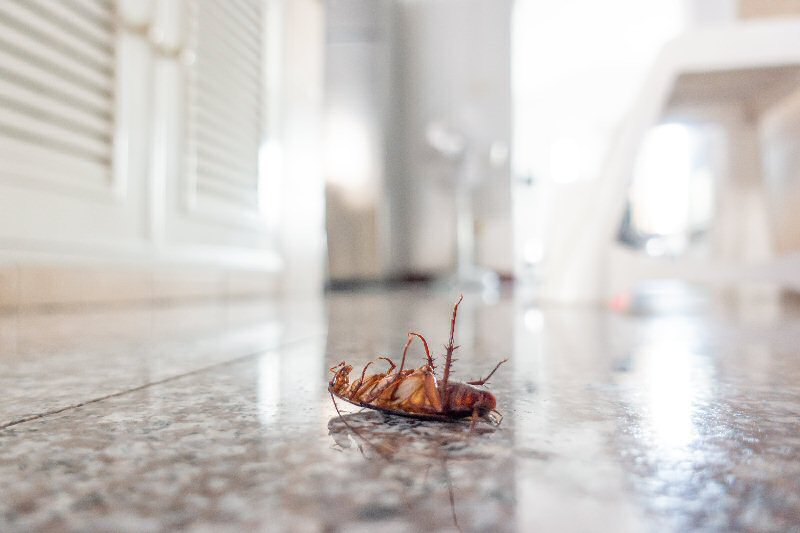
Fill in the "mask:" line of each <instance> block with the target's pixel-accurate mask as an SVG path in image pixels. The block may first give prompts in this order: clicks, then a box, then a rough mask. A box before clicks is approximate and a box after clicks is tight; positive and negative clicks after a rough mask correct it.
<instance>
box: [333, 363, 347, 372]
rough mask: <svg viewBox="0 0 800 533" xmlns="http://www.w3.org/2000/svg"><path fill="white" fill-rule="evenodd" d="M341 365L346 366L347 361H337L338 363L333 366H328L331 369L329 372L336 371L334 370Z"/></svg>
mask: <svg viewBox="0 0 800 533" xmlns="http://www.w3.org/2000/svg"><path fill="white" fill-rule="evenodd" d="M343 366H347V362H346V361H342V362H341V363H339V364H338V365H334V366H332V367H331V368H330V370H331V372H336V371H337V370H338V369H339V368H341V367H343Z"/></svg>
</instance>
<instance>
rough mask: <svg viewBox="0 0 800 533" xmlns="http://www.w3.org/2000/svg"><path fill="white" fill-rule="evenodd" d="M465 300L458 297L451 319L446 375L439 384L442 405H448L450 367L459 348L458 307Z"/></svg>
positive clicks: (445, 364) (445, 363) (446, 356)
mask: <svg viewBox="0 0 800 533" xmlns="http://www.w3.org/2000/svg"><path fill="white" fill-rule="evenodd" d="M463 299H464V295H463V294H462V295H460V296H459V297H458V301H456V303H455V305H454V306H453V317H452V318H451V319H450V342H449V343H448V344H447V346H445V350H446V352H445V361H444V373H443V374H442V381H441V383H440V384H439V393H440V395H441V397H442V405H448V403H447V381H448V380H449V379H450V366H451V365H452V364H453V352H455V351H456V348H458V346H456V345H455V339H454V337H455V333H456V318H457V316H458V306H459V305H460V304H461V300H463Z"/></svg>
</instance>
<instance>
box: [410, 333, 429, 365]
mask: <svg viewBox="0 0 800 533" xmlns="http://www.w3.org/2000/svg"><path fill="white" fill-rule="evenodd" d="M408 334H409V335H414V336H415V337H418V338H419V340H421V341H422V345H423V346H424V347H425V355H427V356H428V366H429V367H431V370H433V369H434V366H433V357H431V351H430V349H428V341H426V340H425V337H423V336H422V335H421V334H419V333H417V332H415V331H409V332H408Z"/></svg>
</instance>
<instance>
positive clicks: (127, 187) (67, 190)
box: [0, 0, 149, 252]
mask: <svg viewBox="0 0 800 533" xmlns="http://www.w3.org/2000/svg"><path fill="white" fill-rule="evenodd" d="M122 16H125V14H123V13H121V12H120V6H119V5H117V4H116V3H115V2H112V1H110V0H64V1H58V2H55V1H50V0H3V1H2V2H0V249H9V248H10V249H15V248H19V247H23V248H28V249H31V250H35V251H45V252H51V251H60V250H67V251H72V250H75V249H76V247H80V248H85V249H91V250H103V249H105V250H109V249H119V248H128V249H135V248H137V247H141V246H142V243H143V241H144V239H145V238H146V236H147V226H146V223H145V219H144V215H145V212H144V210H143V208H142V204H141V202H142V192H143V187H144V180H143V178H144V175H145V169H146V154H145V152H144V148H145V146H144V140H145V138H146V131H145V126H146V122H145V119H144V117H146V111H147V109H146V108H147V98H146V95H147V94H148V90H149V88H148V85H147V83H148V80H147V77H146V75H144V74H145V73H146V70H145V66H146V64H147V61H148V57H149V47H148V46H147V44H146V43H145V42H144V40H143V39H142V38H140V37H138V36H136V35H135V34H132V33H130V32H126V31H122V30H120V27H119V24H118V21H119V20H120V17H122Z"/></svg>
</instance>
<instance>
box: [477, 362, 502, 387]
mask: <svg viewBox="0 0 800 533" xmlns="http://www.w3.org/2000/svg"><path fill="white" fill-rule="evenodd" d="M506 361H508V359H503V360H502V361H500V362H499V363H497V366H496V367H494V370H492V371H491V372H489V375H488V376H486V377H485V378H483V379H478V380H475V381H467V383H468V384H469V385H484V384H485V383H486V382H487V381H489V378H490V377H492V374H494V373H495V372H497V369H498V368H500V365H502V364H503V363H505V362H506Z"/></svg>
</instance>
